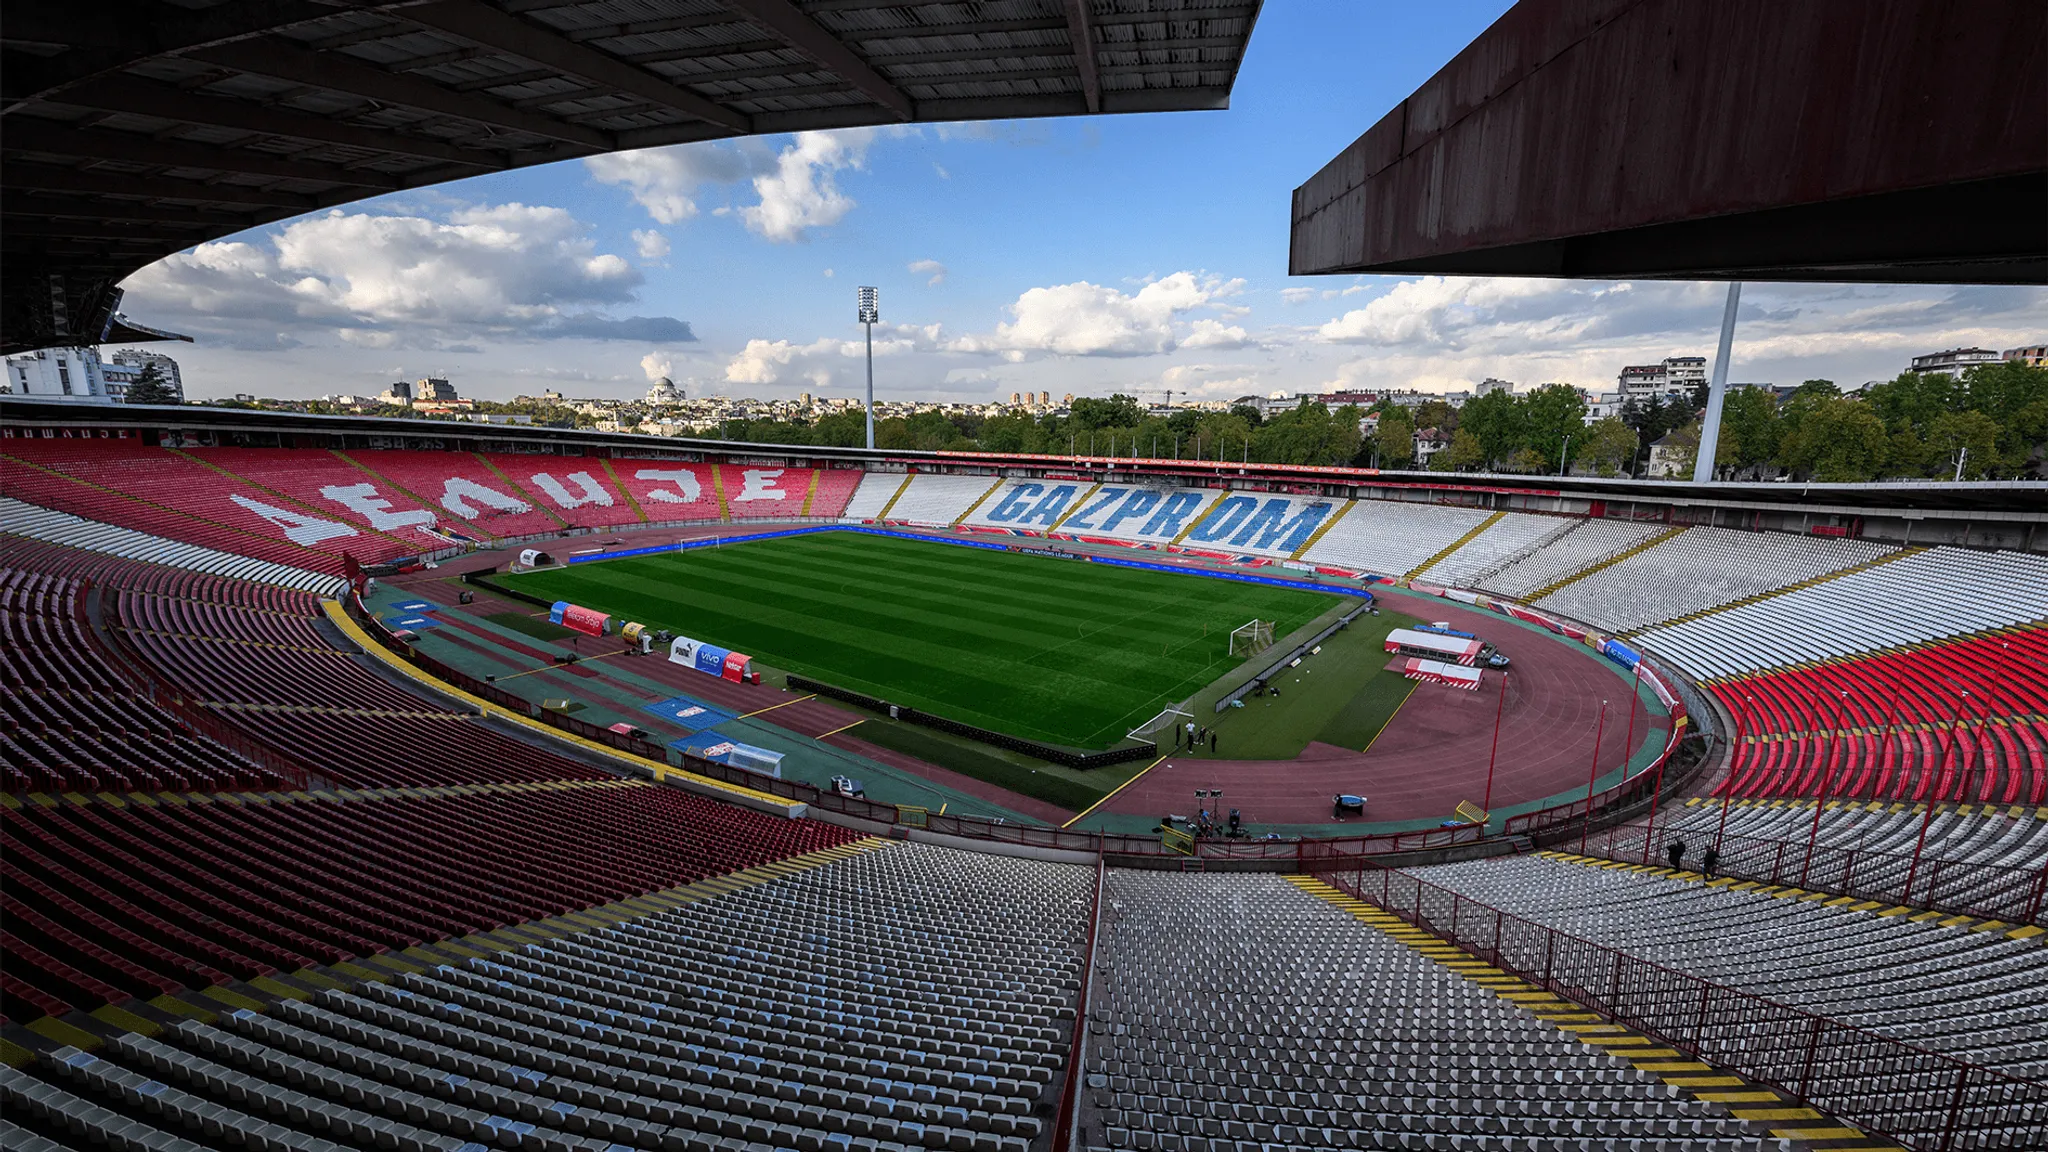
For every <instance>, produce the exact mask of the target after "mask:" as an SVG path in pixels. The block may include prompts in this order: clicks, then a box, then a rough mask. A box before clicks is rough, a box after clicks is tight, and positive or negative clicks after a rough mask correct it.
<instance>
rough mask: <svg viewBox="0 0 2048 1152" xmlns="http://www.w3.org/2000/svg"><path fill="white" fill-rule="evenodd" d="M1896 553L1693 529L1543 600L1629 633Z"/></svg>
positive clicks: (1825, 540) (1777, 535) (1863, 545)
mask: <svg viewBox="0 0 2048 1152" xmlns="http://www.w3.org/2000/svg"><path fill="white" fill-rule="evenodd" d="M1895 551H1897V549H1895V548H1893V547H1891V546H1889V545H1885V544H1872V543H1869V542H1866V541H1862V540H1843V539H1836V538H1832V537H1825V536H1793V535H1789V534H1787V533H1783V532H1738V531H1734V530H1732V529H1727V528H1688V529H1686V530H1685V531H1684V532H1681V533H1679V534H1678V535H1676V536H1673V537H1671V538H1670V539H1668V540H1661V541H1659V542H1657V543H1656V544H1654V545H1652V546H1651V547H1649V548H1645V549H1643V550H1642V551H1640V552H1637V553H1635V554H1633V555H1631V556H1628V557H1626V558H1624V559H1622V560H1620V561H1619V562H1617V563H1614V564H1611V565H1609V566H1607V567H1605V568H1602V569H1600V570H1599V571H1597V572H1593V573H1590V574H1588V575H1586V576H1585V577H1583V578H1581V579H1578V580H1574V581H1572V582H1571V583H1569V584H1566V585H1565V586H1564V587H1562V588H1560V589H1558V590H1557V591H1555V592H1553V593H1551V594H1550V595H1548V596H1544V597H1542V598H1541V599H1539V600H1537V601H1536V607H1538V608H1545V609H1550V610H1552V611H1555V612H1559V613H1562V614H1563V615H1566V616H1569V617H1572V618H1573V619H1577V620H1584V621H1586V622H1587V623H1589V624H1594V625H1598V626H1599V627H1601V628H1606V629H1609V630H1611V631H1617V632H1627V631H1633V630H1635V629H1638V628H1645V627H1648V626H1649V625H1652V624H1659V623H1662V622H1664V621H1667V620H1673V619H1676V618H1677V617H1680V616H1685V615H1688V614H1690V613H1693V612H1699V611H1702V610H1704V609H1708V608H1715V607H1719V606H1720V605H1723V604H1728V603H1731V602H1733V601H1736V600H1740V599H1742V598H1744V597H1747V596H1755V595H1758V594H1760V593H1764V592H1771V591H1775V590H1777V589H1779V588H1785V587H1788V586H1790V585H1793V584H1798V583H1800V582H1802V581H1806V580H1812V579H1815V578H1817V577H1821V576H1825V575H1827V574H1828V573H1831V572H1839V571H1841V570H1842V569H1844V568H1849V567H1853V566H1855V565H1858V564H1867V563H1869V562H1871V561H1873V560H1876V559H1878V558H1880V557H1882V556H1885V555H1886V554H1888V553H1891V552H1895Z"/></svg>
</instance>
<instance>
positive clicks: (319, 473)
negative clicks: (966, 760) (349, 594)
mask: <svg viewBox="0 0 2048 1152" xmlns="http://www.w3.org/2000/svg"><path fill="white" fill-rule="evenodd" d="M185 451H186V452H187V453H188V454H189V455H190V456H191V457H192V458H193V459H195V460H198V461H201V462H202V463H205V464H209V465H212V467H213V469H214V470H215V475H219V474H220V473H228V474H230V475H233V476H235V477H237V478H239V479H241V480H245V481H248V482H249V483H251V484H254V485H256V486H257V487H259V488H260V489H263V490H264V491H265V492H267V493H270V494H271V495H269V497H268V498H269V499H270V500H272V501H275V500H276V499H277V497H278V496H283V497H285V498H286V499H287V500H288V501H291V502H294V503H295V504H296V505H297V506H299V507H303V508H309V509H312V510H313V511H314V512H315V513H317V514H318V515H320V516H322V517H325V518H327V519H329V520H339V521H341V522H343V523H345V524H350V525H353V526H355V527H356V528H359V529H362V530H364V531H363V534H362V536H360V537H357V538H352V539H351V540H350V541H349V546H348V550H349V551H350V552H354V553H355V554H356V555H357V556H358V558H361V557H362V556H363V549H365V548H368V547H371V546H372V545H373V544H374V543H375V542H376V541H378V540H384V541H388V542H389V545H388V547H387V548H386V549H385V550H384V552H383V553H382V554H381V555H388V556H406V555H413V554H417V553H420V552H428V551H432V550H434V549H436V548H442V547H446V546H447V545H448V544H449V543H450V540H449V539H447V538H445V537H444V536H443V535H441V534H440V533H441V532H444V531H445V532H452V533H454V534H456V535H458V536H460V535H466V533H465V532H464V530H463V528H462V525H461V523H460V522H459V521H455V520H453V519H452V518H451V517H448V516H446V515H444V514H443V513H442V511H441V510H440V509H438V508H432V507H426V506H423V505H422V504H421V503H420V502H419V501H418V500H415V499H414V498H413V497H411V496H408V495H406V494H405V493H404V492H403V491H401V490H399V489H398V488H397V487H396V486H395V485H393V484H391V483H389V482H383V483H380V482H378V480H377V479H376V477H374V476H371V475H370V474H369V473H368V472H365V471H364V470H362V469H361V468H358V467H356V466H355V465H353V464H351V463H349V461H348V459H347V458H346V457H345V456H343V455H341V454H340V453H336V452H324V451H319V450H315V449H292V448H190V449H186V450H185ZM444 521H446V523H444ZM358 541H361V543H360V544H358Z"/></svg>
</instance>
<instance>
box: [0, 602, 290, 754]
mask: <svg viewBox="0 0 2048 1152" xmlns="http://www.w3.org/2000/svg"><path fill="white" fill-rule="evenodd" d="M80 595H81V587H80V585H79V584H78V583H77V582H76V581H73V580H70V579H67V578H64V577H57V576H45V575H41V574H38V573H32V572H25V571H22V570H20V569H16V568H0V675H4V676H5V678H6V682H7V685H8V690H7V692H6V693H5V694H4V695H0V780H4V781H5V784H4V787H5V789H6V790H8V791H24V790H37V789H40V790H48V791H54V792H96V791H100V790H102V789H111V790H115V791H127V790H131V789H147V790H158V789H166V788H176V789H202V790H215V789H225V788H257V787H276V786H278V785H279V784H281V783H283V780H282V778H280V777H279V776H277V775H276V774H274V773H272V772H269V771H267V770H266V769H264V768H262V767H261V766H259V765H256V764H254V763H251V762H249V761H248V760H245V759H243V758H242V757H240V756H237V755H235V754H234V753H233V752H230V751H228V750H227V749H225V748H221V747H219V746H218V745H216V744H213V743H211V742H209V741H206V740H203V739H199V738H195V737H194V736H193V735H192V734H191V733H189V732H187V731H185V730H184V726H183V725H181V724H180V722H179V721H178V719H177V718H176V717H174V716H172V715H171V714H169V713H167V712H165V711H164V710H163V709H161V708H159V707H157V706H156V705H155V704H153V703H151V702H150V701H149V700H148V699H147V698H145V697H143V696H140V695H138V694H137V693H136V692H134V691H133V690H132V689H130V688H129V687H128V685H127V683H126V682H125V680H124V679H123V677H122V676H121V675H120V674H119V673H118V672H117V671H116V670H115V669H114V667H113V666H112V664H111V663H110V662H109V660H108V657H107V656H106V654H104V653H103V652H102V651H101V650H100V646H99V645H98V643H97V642H96V641H95V640H94V639H93V637H92V634H91V632H90V630H89V629H88V628H87V627H86V626H85V625H84V624H83V623H81V621H80V618H79V615H78V612H79V611H80V599H79V598H80Z"/></svg>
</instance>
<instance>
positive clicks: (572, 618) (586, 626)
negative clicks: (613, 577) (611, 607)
mask: <svg viewBox="0 0 2048 1152" xmlns="http://www.w3.org/2000/svg"><path fill="white" fill-rule="evenodd" d="M548 623H550V624H560V625H561V626H562V627H564V628H567V629H569V630H570V631H572V632H581V633H583V634H584V635H586V636H609V635H611V631H612V618H611V617H610V616H607V615H605V614H604V613H602V612H598V611H596V610H594V609H590V608H583V607H579V606H578V605H575V604H571V603H569V602H568V601H567V600H557V601H555V604H554V607H552V608H549V609H548Z"/></svg>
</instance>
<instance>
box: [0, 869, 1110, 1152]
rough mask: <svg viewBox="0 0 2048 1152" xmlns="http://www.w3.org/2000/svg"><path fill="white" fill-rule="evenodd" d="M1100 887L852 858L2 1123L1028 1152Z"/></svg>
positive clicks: (603, 1144) (116, 1077)
mask: <svg viewBox="0 0 2048 1152" xmlns="http://www.w3.org/2000/svg"><path fill="white" fill-rule="evenodd" d="M1088 877H1089V873H1088V872H1087V871H1085V870H1083V869H1079V868H1074V867H1063V866H1059V865H1046V864H1035V863H1028V862H1022V861H1011V860H992V859H987V858H977V857H972V856H964V855H962V854H958V853H948V852H945V851H944V850H941V849H934V848H927V847H920V846H899V847H892V848H887V849H883V850H879V851H873V852H867V853H861V854H856V855H852V856H850V857H848V858H846V859H843V860H841V861H839V862H837V863H831V864H827V865H825V866H823V867H817V868H811V869H808V870H805V871H802V872H798V873H795V874H793V875H789V876H786V877H784V878H782V879H779V880H775V881H773V882H770V883H767V884H762V885H758V886H753V887H747V888H743V889H741V890H739V891H737V892H732V893H729V894H727V895H723V896H718V897H715V898H712V899H704V900H699V901H697V902H695V903H691V904H687V905H684V906H682V907H680V908H677V909H676V910H674V911H671V912H667V913H662V914H658V915H652V916H648V917H645V918H642V919H638V920H633V921H628V922H626V923H622V924H619V925H617V926H615V927H610V928H602V929H598V930H595V931H590V932H584V933H579V934H576V935H570V936H563V937H560V938H557V939H553V940H550V941H548V942H547V943H544V944H535V945H531V946H528V947H526V948H524V949H521V950H518V951H512V952H506V953H501V954H499V955H496V956H493V957H491V958H489V959H475V960H468V961H466V962H463V963H459V964H453V965H446V966H442V967H437V968H433V969H430V970H427V971H423V972H415V973H408V974H404V975H401V976H399V977H397V978H396V979H395V980H393V981H392V982H391V983H389V984H376V983H372V984H364V985H360V986H358V987H356V988H353V989H348V990H330V991H322V992H318V993H316V994H314V995H313V996H312V997H311V998H310V999H308V1000H304V1001H284V1002H281V1003H279V1004H278V1005H277V1006H276V1008H275V1009H274V1010H273V1011H272V1012H270V1013H265V1014H258V1013H254V1012H250V1011H247V1010H241V1011H234V1012H230V1013H228V1014H226V1015H224V1016H222V1017H220V1018H219V1019H217V1020H216V1021H214V1022H213V1023H211V1024H207V1023H201V1022H198V1021H189V1022H185V1023H181V1024H178V1025H176V1026H174V1027H172V1028H169V1029H167V1030H165V1031H164V1032H162V1033H160V1034H159V1035H157V1036H154V1037H140V1036H133V1035H130V1036H123V1037H121V1038H119V1039H117V1040H115V1041H114V1042H112V1043H111V1044H109V1045H107V1046H106V1047H105V1048H103V1049H101V1050H100V1051H99V1052H97V1053H94V1054H87V1053H83V1052H79V1051H77V1050H76V1049H60V1050H58V1051H56V1052H55V1053H53V1054H52V1055H51V1057H49V1058H47V1059H45V1060H44V1061H42V1062H40V1063H39V1064H38V1065H37V1066H36V1067H35V1068H33V1069H31V1070H29V1071H17V1070H15V1069H11V1068H9V1069H0V1104H4V1105H6V1106H7V1110H8V1112H9V1115H10V1119H11V1120H18V1121H20V1122H21V1123H23V1124H24V1125H32V1126H34V1127H36V1128H38V1129H41V1130H42V1131H44V1132H52V1131H53V1132H57V1133H70V1132H75V1133H76V1135H75V1136H73V1137H72V1138H74V1139H79V1140H90V1141H92V1142H94V1143H105V1142H118V1141H119V1140H121V1139H132V1140H134V1141H136V1143H137V1145H140V1144H141V1143H142V1142H143V1141H145V1140H152V1141H161V1140H163V1139H166V1138H169V1137H172V1136H178V1137H186V1138H191V1139H195V1140H206V1141H209V1142H213V1143H233V1144H238V1145H247V1146H250V1147H257V1146H263V1147H278V1148H283V1147H292V1148H313V1147H320V1148H325V1147H329V1146H337V1145H346V1146H354V1147H371V1146H384V1147H394V1148H413V1149H447V1150H449V1152H456V1150H457V1149H459V1148H482V1147H485V1146H486V1144H487V1143H488V1144H497V1145H500V1146H507V1147H524V1148H564V1149H566V1148H575V1149H590V1150H593V1152H596V1150H601V1149H610V1148H634V1147H639V1148H679V1149H695V1150H707V1149H721V1150H728V1149H729V1150H735V1152H736V1150H738V1149H742V1148H746V1147H749V1146H752V1145H759V1146H760V1147H764V1148H786V1149H799V1150H811V1152H818V1150H821V1149H839V1150H848V1152H850V1150H852V1149H862V1150H869V1149H878V1150H890V1152H893V1150H897V1149H908V1148H916V1147H926V1148H933V1149H965V1150H967V1152H1026V1150H1027V1149H1028V1148H1030V1147H1031V1146H1032V1145H1033V1143H1034V1141H1036V1140H1038V1138H1039V1137H1040V1136H1041V1134H1042V1130H1043V1126H1044V1124H1043V1120H1042V1118H1041V1116H1039V1115H1037V1114H1034V1112H1035V1109H1036V1107H1037V1105H1038V1103H1039V1101H1040V1100H1041V1099H1042V1098H1043V1096H1044V1094H1045V1090H1046V1088H1047V1086H1048V1084H1049V1083H1050V1082H1051V1080H1052V1079H1053V1077H1054V1075H1055V1072H1056V1070H1057V1068H1058V1065H1059V1060H1060V1059H1061V1048H1062V1046H1063V1044H1064V1039H1065V1033H1066V1030H1067V1027H1068V1026H1069V1023H1068V1021H1067V1020H1063V1019H1062V1013H1066V1014H1068V1016H1069V1017H1070V1015H1071V1012H1072V1007H1071V1005H1072V998H1073V993H1074V989H1075V986H1076V985H1077V983H1078V981H1077V975H1078V969H1079V964H1080V957H1079V945H1080V937H1081V934H1082V932H1083V930H1084V925H1083V918H1082V916H1081V914H1080V912H1081V908H1082V907H1085V901H1084V900H1082V899H1081V896H1082V893H1083V892H1084V891H1085V887H1084V885H1085V884H1086V882H1087V879H1088ZM135 1101H144V1102H146V1103H147V1104H148V1107H147V1108H143V1107H139V1106H137V1105H136V1104H135ZM322 1141H324V1142H325V1143H322ZM463 1141H479V1142H480V1143H468V1144H465V1143H462V1142H463ZM149 1146H150V1147H164V1146H166V1145H164V1144H163V1143H160V1142H157V1143H151V1144H150V1145H149Z"/></svg>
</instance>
